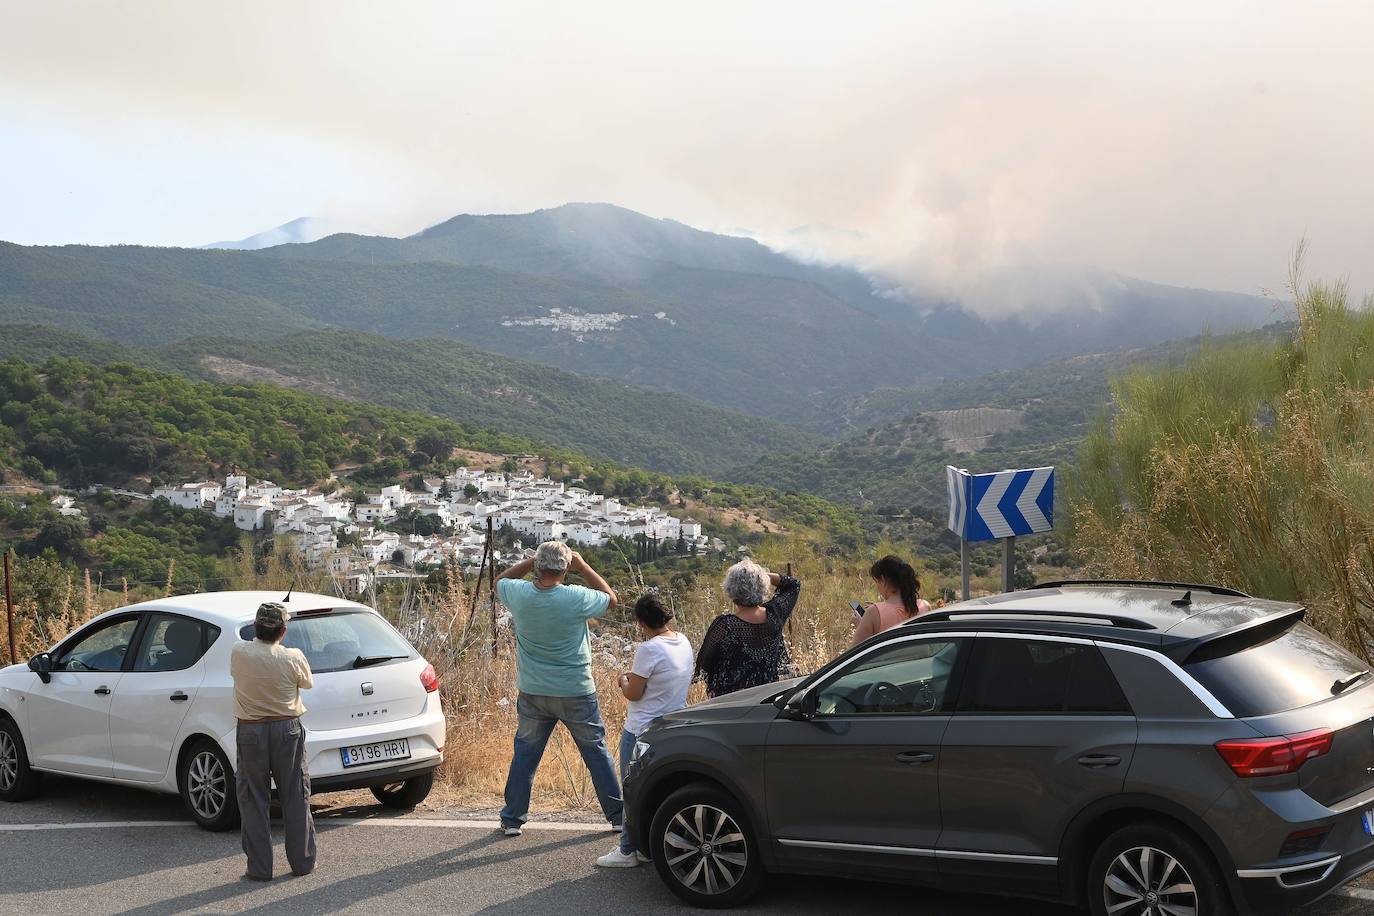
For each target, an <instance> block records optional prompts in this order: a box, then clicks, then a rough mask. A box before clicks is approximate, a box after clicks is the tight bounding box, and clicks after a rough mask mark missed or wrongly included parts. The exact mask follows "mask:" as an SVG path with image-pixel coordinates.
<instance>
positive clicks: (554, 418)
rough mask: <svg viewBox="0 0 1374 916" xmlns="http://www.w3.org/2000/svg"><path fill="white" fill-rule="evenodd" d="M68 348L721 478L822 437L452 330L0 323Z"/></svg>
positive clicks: (24, 340)
mask: <svg viewBox="0 0 1374 916" xmlns="http://www.w3.org/2000/svg"><path fill="white" fill-rule="evenodd" d="M63 356H71V357H78V358H80V359H83V360H87V361H90V362H95V363H98V364H105V363H110V362H115V361H121V362H130V363H135V364H137V365H142V366H149V367H154V368H162V369H169V370H175V371H178V372H181V373H183V374H186V375H190V376H192V377H194V378H200V379H207V380H212V381H242V382H270V383H274V384H278V385H283V386H286V387H291V388H299V389H303V390H306V391H312V392H315V393H318V394H325V395H331V396H334V397H342V398H349V399H353V400H357V401H365V402H369V403H373V404H378V405H383V406H388V407H398V408H405V409H410V410H418V411H423V412H426V413H431V414H435V415H437V416H441V417H447V418H449V419H453V420H460V421H463V422H466V423H472V424H477V425H480V426H483V427H486V428H488V429H491V430H494V431H497V432H502V433H507V434H510V435H515V436H520V437H524V438H526V439H529V440H532V441H536V442H543V443H551V444H554V445H557V446H559V447H561V448H563V449H566V450H569V451H575V452H582V453H585V454H587V455H589V456H591V457H593V458H596V459H600V460H603V461H615V462H619V463H623V464H628V465H633V466H636V467H643V468H646V469H648V470H653V471H664V472H668V473H675V474H704V475H707V476H723V475H725V474H726V472H727V471H729V470H730V469H733V468H735V467H737V466H738V465H739V464H741V463H742V462H744V461H752V460H753V459H754V458H755V457H756V456H758V455H760V454H772V453H780V452H788V451H797V450H809V449H811V448H814V447H815V446H817V445H819V444H820V442H821V441H822V438H823V437H821V436H820V435H818V434H815V433H807V432H803V431H801V430H798V429H795V428H793V427H789V426H784V425H783V424H781V423H778V422H776V421H773V420H768V419H764V418H761V417H754V416H750V415H748V414H741V413H736V412H732V411H729V410H725V409H722V408H719V407H715V406H713V405H710V404H706V403H703V402H701V401H694V400H692V399H691V398H687V397H683V396H682V395H678V394H674V393H672V392H670V391H665V390H661V389H650V388H640V387H636V386H632V385H626V384H624V383H621V382H616V381H611V380H607V379H599V378H595V377H591V376H584V375H577V374H574V373H571V372H564V371H561V370H558V369H552V368H549V367H547V366H541V365H539V364H537V363H531V362H527V361H525V360H519V359H514V358H510V357H505V356H501V355H498V354H493V353H489V352H485V351H482V350H478V349H476V348H475V347H471V346H468V345H467V344H464V343H461V342H459V341H452V340H417V341H397V340H392V339H390V338H386V337H380V336H376V335H372V334H363V333H358V332H353V331H343V330H333V329H325V330H319V331H312V332H309V333H303V334H293V335H288V336H286V337H282V338H277V339H271V340H267V341H262V342H255V341H246V340H243V339H241V338H196V339H191V340H186V341H182V342H180V343H176V344H171V345H169V346H167V347H161V348H142V347H128V346H124V345H122V344H117V343H113V342H107V341H98V340H94V339H91V338H89V337H85V336H83V335H81V334H77V333H75V332H72V331H66V330H62V329H60V328H55V327H50V326H46V325H23V324H3V323H0V359H4V358H7V357H14V358H19V359H25V360H27V361H29V362H34V363H41V362H43V361H45V360H47V359H49V358H51V357H63Z"/></svg>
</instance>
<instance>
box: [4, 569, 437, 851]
mask: <svg viewBox="0 0 1374 916" xmlns="http://www.w3.org/2000/svg"><path fill="white" fill-rule="evenodd" d="M264 601H283V596H282V594H281V592H213V593H208V594H198V595H183V596H181V597H176V598H159V599H156V600H154V601H147V602H144V603H142V604H134V605H130V606H129V607H124V608H119V609H118V610H114V611H109V612H107V613H105V614H101V615H100V616H99V617H96V618H95V619H94V620H92V621H91V622H89V623H87V624H86V625H85V626H83V627H81V628H80V629H79V630H77V631H76V632H75V633H72V634H71V635H70V636H68V637H67V638H66V639H64V640H62V642H60V643H58V644H57V645H56V646H55V647H53V649H52V650H51V651H50V652H45V653H43V654H41V655H38V656H35V657H34V658H33V659H31V660H30V661H29V663H28V665H27V666H25V665H11V666H9V667H8V668H4V669H0V799H4V800H6V801H21V800H23V799H26V798H30V797H32V796H33V795H34V794H35V793H36V792H37V790H38V787H39V781H40V779H41V774H42V773H45V772H51V773H61V774H64V775H70V776H79V777H84V778H87V779H95V780H99V781H102V782H113V783H119V784H122V785H131V786H138V787H140V788H145V789H151V790H153V791H157V792H167V793H179V794H180V795H181V798H182V801H183V802H184V803H185V805H186V810H187V811H188V812H189V813H190V814H191V816H192V817H193V818H195V820H196V822H197V823H199V824H200V825H201V826H202V827H205V828H207V829H209V830H228V829H231V828H233V827H235V826H237V824H238V817H239V812H238V803H237V799H236V796H235V794H234V765H235V754H234V749H235V741H234V732H235V726H236V720H235V718H234V697H233V682H232V680H231V679H230V677H229V651H230V649H231V648H232V646H233V645H234V643H235V642H236V641H238V640H240V639H252V638H253V616H254V613H255V612H256V610H257V607H258V605H259V604H262V603H263V602H264ZM284 603H285V605H286V607H287V608H289V609H290V611H291V615H292V616H291V620H290V622H289V626H288V629H287V634H286V640H285V644H286V645H288V646H292V647H294V648H297V649H300V650H301V651H302V652H304V653H305V657H306V659H307V660H308V661H309V662H310V668H311V671H313V672H314V680H315V686H314V687H313V688H312V689H310V690H307V691H303V692H302V699H303V700H304V701H305V705H306V707H307V712H306V714H305V716H304V718H303V719H302V722H303V723H304V725H305V728H306V755H307V760H308V762H309V768H310V782H311V788H312V789H313V790H314V791H315V792H328V791H337V790H341V789H358V788H370V789H371V790H372V793H373V794H374V795H375V796H376V797H377V800H378V801H380V802H381V803H382V804H384V805H388V806H391V807H397V808H405V807H413V806H415V805H416V804H418V803H419V802H420V801H421V800H423V799H424V798H425V796H426V795H428V794H429V790H430V787H431V786H432V785H433V783H434V771H435V769H436V768H437V767H438V766H439V764H440V762H442V760H443V754H444V734H445V729H444V713H443V710H442V708H441V707H440V703H439V693H438V688H439V681H438V678H437V677H436V676H435V673H434V668H433V666H431V665H430V664H429V663H428V662H426V661H425V659H424V658H422V657H421V656H420V654H419V653H418V652H416V651H415V649H414V647H413V646H411V645H410V643H409V642H407V641H406V640H405V638H404V637H402V636H401V634H400V633H398V632H397V631H396V629H395V628H394V627H392V626H391V624H389V623H388V622H387V621H386V619H385V618H383V617H382V616H381V615H380V614H378V613H377V612H376V611H374V610H372V609H371V608H369V607H367V606H366V605H362V604H358V603H356V602H353V601H344V600H341V599H339V598H331V597H329V596H327V595H308V594H292V595H290V596H289V599H288V600H285V602H284Z"/></svg>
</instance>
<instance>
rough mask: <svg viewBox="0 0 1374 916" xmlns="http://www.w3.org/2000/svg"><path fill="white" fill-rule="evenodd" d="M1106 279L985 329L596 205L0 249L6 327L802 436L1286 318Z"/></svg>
mask: <svg viewBox="0 0 1374 916" xmlns="http://www.w3.org/2000/svg"><path fill="white" fill-rule="evenodd" d="M1094 282H1095V283H1096V287H1095V290H1094V295H1093V297H1092V304H1091V305H1090V306H1089V305H1084V304H1082V303H1077V304H1072V305H1071V307H1070V306H1066V307H1065V308H1064V309H1061V310H1057V311H1056V310H1053V309H1051V310H1050V311H1049V312H1048V313H1046V314H1044V315H1040V316H1038V317H1037V318H1036V319H1035V322H1034V323H1032V324H1028V323H1026V322H1025V321H1024V320H1022V319H1020V318H1016V319H1005V320H1001V321H989V320H984V319H982V318H980V317H978V316H976V315H974V314H972V313H969V312H966V311H963V310H962V309H960V308H959V306H958V305H957V304H954V303H929V302H914V301H910V300H908V299H905V298H903V297H902V296H900V295H897V294H895V293H894V292H893V289H892V285H891V284H890V283H888V282H887V281H884V280H883V279H882V278H874V277H869V276H866V275H863V274H861V273H859V272H858V271H855V270H851V269H848V268H838V267H821V266H816V265H811V264H806V263H802V262H800V261H797V260H795V259H792V258H789V257H787V256H785V255H782V254H779V253H778V252H775V251H772V250H770V249H768V248H766V247H764V246H762V245H760V244H758V243H757V242H754V241H752V240H749V239H744V238H735V237H730V236H723V235H717V234H713V233H708V232H702V231H699V230H696V229H693V228H691V227H688V226H685V225H683V224H681V223H677V222H673V221H671V220H657V219H651V218H649V217H646V216H643V215H641V214H638V213H633V212H631V211H628V210H624V209H621V208H617V207H611V206H608V205H600V204H577V205H568V206H565V207H558V208H555V209H552V210H541V211H536V212H535V213H530V214H523V215H516V216H459V217H455V218H454V219H452V220H449V221H447V222H445V223H441V224H439V225H437V226H434V227H432V228H430V229H428V230H426V231H424V232H422V233H419V234H418V235H415V236H412V237H409V238H405V239H390V238H376V237H366V236H356V235H334V236H329V237H327V238H325V239H321V240H320V241H317V242H313V243H310V244H300V245H281V246H277V247H274V248H268V249H264V250H262V251H251V252H240V251H219V250H186V249H161V248H146V247H138V246H116V247H109V248H92V247H83V246H67V247H61V248H29V247H21V246H17V245H9V244H0V320H5V321H36V322H44V323H49V324H55V325H60V326H63V327H66V328H70V329H74V330H80V331H83V332H87V333H95V334H98V335H101V336H105V337H109V338H111V339H114V340H117V341H119V342H121V343H125V344H140V345H148V344H166V343H171V342H175V341H179V340H184V339H186V338H189V337H201V336H206V335H211V336H217V337H227V338H237V339H239V340H245V341H261V340H266V339H270V338H273V337H279V336H283V335H286V334H291V333H295V332H300V331H309V330H314V329H320V328H324V327H334V328H345V329H349V330H354V331H366V332H369V333H375V334H381V335H384V336H387V337H392V338H396V339H418V338H451V339H457V340H462V341H465V342H467V343H471V344H474V345H476V346H479V347H482V348H483V349H487V350H492V351H496V352H499V353H504V354H507V355H513V356H518V357H521V358H524V359H527V360H530V361H532V362H536V363H542V364H545V365H548V366H554V367H558V368H562V369H568V370H573V371H577V372H582V373H586V374H592V375H599V376H605V377H611V378H615V379H618V380H621V381H626V382H632V383H635V384H642V385H651V386H655V387H662V388H667V389H670V390H673V391H677V392H679V393H684V394H687V395H690V396H693V397H696V398H699V399H702V400H706V401H710V402H712V403H715V404H718V405H722V406H726V407H730V408H734V409H740V410H745V411H748V412H752V413H756V414H762V415H768V416H775V417H779V418H785V419H788V420H789V421H793V422H796V423H803V422H805V421H806V417H807V415H808V414H809V413H810V412H811V411H812V410H813V407H814V405H815V404H816V403H817V401H818V400H834V399H836V398H840V397H843V396H846V395H856V394H863V393H865V392H867V391H870V390H871V389H872V388H873V387H875V383H876V382H881V383H882V384H884V385H895V386H898V387H900V386H909V385H914V384H917V383H922V384H929V383H931V382H934V381H936V380H939V379H949V378H970V377H975V376H978V375H982V374H985V373H987V372H988V371H990V370H992V369H995V368H1016V367H1019V366H1024V365H1028V364H1031V363H1034V362H1037V361H1040V360H1043V359H1046V358H1049V357H1052V356H1055V355H1063V354H1072V353H1077V352H1084V351H1100V350H1103V349H1107V348H1109V347H1116V346H1134V345H1142V344H1150V343H1154V342H1158V341H1161V340H1167V339H1171V338H1176V337H1180V336H1188V335H1191V334H1195V333H1197V332H1198V331H1199V330H1201V329H1202V328H1204V327H1209V326H1210V327H1213V328H1216V329H1219V330H1224V329H1228V328H1233V327H1254V326H1257V325H1259V324H1262V323H1264V322H1265V321H1268V320H1270V319H1271V317H1272V316H1273V314H1274V305H1273V304H1272V303H1269V302H1266V301H1264V300H1260V299H1257V298H1255V297H1249V296H1239V295H1235V294H1229V293H1213V292H1207V291H1201V290H1179V289H1174V288H1171V287H1163V286H1158V285H1154V284H1149V283H1144V282H1142V281H1135V280H1129V279H1124V278H1119V277H1114V276H1111V275H1103V276H1102V277H1099V278H1097V279H1096V280H1095V281H1094ZM880 292H881V294H880Z"/></svg>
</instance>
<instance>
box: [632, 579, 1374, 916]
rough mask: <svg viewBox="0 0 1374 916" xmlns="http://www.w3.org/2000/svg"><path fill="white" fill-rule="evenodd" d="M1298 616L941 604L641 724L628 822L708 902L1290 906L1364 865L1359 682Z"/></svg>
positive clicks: (1242, 609)
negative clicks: (782, 881)
mask: <svg viewBox="0 0 1374 916" xmlns="http://www.w3.org/2000/svg"><path fill="white" fill-rule="evenodd" d="M1303 614H1304V612H1303V609H1302V608H1301V607H1298V606H1296V605H1291V604H1283V603H1279V602H1274V601H1265V600H1260V599H1255V598H1251V597H1249V596H1247V595H1245V594H1242V593H1240V592H1237V591H1233V590H1229V589H1224V588H1216V587H1210V586H1199V585H1178V584H1172V583H1141V582H1122V581H1094V582H1072V583H1051V584H1048V585H1045V586H1042V587H1038V588H1034V589H1031V590H1027V591H1022V592H1013V593H1009V594H1004V595H997V596H994V597H991V598H983V599H978V600H974V601H966V602H963V603H961V604H956V605H953V606H951V607H947V608H944V609H941V610H939V611H936V612H934V613H930V614H926V615H923V616H922V617H920V618H918V619H916V620H913V621H911V622H910V623H907V624H905V625H903V626H900V627H897V628H895V629H893V630H889V631H888V632H886V633H882V634H880V635H878V636H875V637H874V638H873V639H871V640H868V641H867V642H865V643H863V644H862V645H860V646H857V647H855V648H854V649H852V650H850V651H849V652H846V653H845V654H844V655H842V656H840V657H839V658H837V659H836V660H835V661H833V662H831V663H830V664H829V665H827V666H825V667H824V668H822V669H821V670H820V671H818V672H816V673H815V674H813V675H811V676H810V677H807V678H804V679H798V680H792V681H783V682H779V683H776V684H771V685H768V686H766V687H760V688H755V689H751V690H744V691H740V692H739V693H734V694H730V695H729V696H725V697H720V698H717V699H716V700H713V701H710V702H707V703H702V704H700V705H697V706H693V707H690V708H688V709H684V710H682V711H681V712H677V713H673V714H671V715H668V716H664V717H662V718H660V719H658V720H656V721H655V723H654V724H653V725H652V726H651V727H650V728H649V729H648V730H647V731H646V732H645V733H644V734H643V735H641V737H640V741H639V744H638V746H637V747H636V750H635V763H634V764H633V765H632V766H631V768H630V772H629V774H628V775H627V778H626V780H625V797H626V803H627V809H626V810H627V811H628V812H629V818H628V822H629V824H630V825H631V826H630V829H632V830H634V831H635V834H636V840H637V843H638V846H639V848H640V849H641V850H644V851H645V853H646V854H647V855H649V856H650V857H652V859H653V861H654V865H655V866H656V868H657V870H658V873H659V875H660V877H661V878H662V879H663V880H664V881H665V882H666V883H667V884H668V886H669V887H670V888H671V889H672V890H673V891H675V892H676V893H677V894H678V895H679V896H680V897H682V898H683V899H685V900H687V901H688V902H690V903H694V904H698V905H701V906H713V907H715V906H730V905H734V904H738V903H740V902H742V901H744V900H745V899H746V898H748V897H749V896H750V895H751V894H752V893H754V891H755V890H756V889H757V888H758V887H759V884H760V882H761V881H762V879H763V876H764V874H765V873H767V872H795V873H808V874H829V875H837V876H847V877H864V878H875V879H879V880H893V881H903V882H913V883H921V884H930V885H938V886H945V887H949V888H951V889H963V890H970V889H972V890H978V891H981V892H988V893H1004V894H1010V895H1016V896H1026V897H1039V898H1047V899H1052V900H1058V901H1064V902H1068V903H1072V904H1076V905H1079V906H1086V907H1088V908H1090V909H1091V910H1092V912H1093V913H1095V914H1099V916H1102V914H1112V916H1218V914H1226V913H1232V912H1235V911H1240V912H1243V913H1286V912H1289V911H1291V910H1292V909H1293V908H1294V907H1297V906H1301V905H1303V904H1306V903H1309V902H1311V901H1312V900H1315V899H1316V898H1318V897H1321V896H1322V895H1323V894H1326V893H1327V892H1329V891H1331V890H1333V889H1334V888H1337V887H1339V886H1341V885H1342V884H1345V883H1347V882H1350V881H1353V880H1354V879H1355V878H1357V877H1358V876H1360V875H1361V874H1363V873H1364V872H1366V871H1368V870H1370V869H1374V677H1370V675H1369V672H1368V671H1367V670H1365V667H1366V666H1365V665H1364V664H1363V663H1362V662H1360V661H1359V660H1358V659H1356V658H1355V657H1354V656H1352V655H1351V654H1349V653H1348V652H1346V651H1345V650H1343V649H1341V648H1340V647H1338V646H1336V645H1335V644H1333V643H1331V642H1330V641H1328V640H1326V639H1325V638H1323V637H1322V636H1321V635H1319V634H1318V633H1317V632H1316V631H1315V630H1313V629H1311V628H1310V627H1308V626H1306V625H1304V624H1303V623H1302V618H1303Z"/></svg>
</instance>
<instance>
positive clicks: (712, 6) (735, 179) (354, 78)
mask: <svg viewBox="0 0 1374 916" xmlns="http://www.w3.org/2000/svg"><path fill="white" fill-rule="evenodd" d="M1371 44H1374V4H1371V3H1369V2H1359V3H1348V4H1340V3H1319V2H1318V3H1312V2H1309V3H1293V2H1291V0H1288V2H1281V3H1265V2H1256V0H1248V2H1237V3H1229V2H1206V3H1198V2H1196V0H1193V2H1187V3H1180V4H1172V3H1160V2H1152V3H1134V4H1125V3H1110V2H1109V3H1102V2H1085V3H1068V2H1062V3H1049V2H1045V3H1030V2H1017V3H992V2H976V3H955V2H935V3H919V2H912V0H906V2H898V3H890V4H887V3H879V2H874V0H864V2H855V0H845V2H837V3H807V2H798V0H785V2H747V0H731V2H726V3H711V2H702V0H692V2H681V3H661V2H655V3H645V2H633V3H623V4H622V3H600V2H593V0H581V2H577V3H547V4H533V3H518V2H509V0H503V2H501V3H499V4H493V3H481V4H460V3H456V2H432V3H426V2H397V0H387V2H381V0H378V2H369V3H348V2H341V0H328V2H318V3H307V2H291V0H272V2H237V3H232V4H211V3H204V2H165V3H163V2H85V3H72V2H61V0H3V5H0V174H3V176H4V177H3V182H0V238H3V239H7V240H11V241H18V242H24V243H61V242H91V243H113V242H142V243H152V244H160V245H197V244H202V243H205V242H210V241H213V240H216V239H228V238H237V237H240V236H245V235H249V234H252V233H254V232H257V231H259V230H262V229H266V228H268V227H271V226H273V225H276V224H278V223H282V222H285V221H287V220H289V219H292V218H294V217H297V216H304V215H312V216H319V217H324V218H327V219H331V220H335V221H337V222H339V223H340V224H342V225H343V226H345V227H348V228H357V229H361V230H372V231H384V232H387V233H389V234H401V233H409V232H413V231H415V230H417V229H419V228H421V227H423V226H425V225H427V224H429V223H432V222H435V221H437V220H439V219H442V218H444V217H447V216H450V215H453V214H454V213H458V212H516V211H525V210H530V209H535V208H539V207H544V206H553V205H556V204H559V203H563V202H566V201H574V200H598V201H610V202H613V203H619V204H622V205H624V206H627V207H631V208H634V209H637V210H641V211H644V212H646V213H649V214H652V215H655V216H670V217H673V218H676V219H680V220H682V221H684V222H687V223H690V224H693V225H697V226H701V227H703V228H710V229H719V230H724V231H737V232H739V231H747V232H750V233H752V234H755V235H757V236H758V237H759V238H761V239H763V240H765V241H770V242H773V243H776V244H787V245H791V246H794V247H795V248H799V249H810V250H815V251H818V252H821V253H824V254H827V255H829V256H832V257H840V256H843V257H852V258H857V259H861V260H865V261H868V262H871V263H875V264H880V265H882V266H883V267H885V268H886V269H888V270H890V271H893V272H895V273H896V274H897V275H899V276H901V277H902V278H904V279H905V280H906V281H907V282H909V283H910V284H912V285H913V286H928V287H930V288H935V289H947V290H952V291H955V292H957V291H958V290H959V289H961V288H968V287H971V286H976V285H978V284H986V283H989V282H993V281H992V280H990V279H989V278H997V277H1000V276H1005V275H1007V273H1008V272H1012V273H1013V275H1014V274H1015V273H1016V272H1017V271H1019V270H1020V269H1021V268H1024V267H1030V268H1034V269H1035V270H1036V271H1042V272H1043V271H1052V270H1056V269H1058V268H1059V267H1060V266H1062V265H1082V266H1092V267H1100V268H1105V269H1109V270H1114V271H1120V272H1123V273H1127V274H1132V275H1136V276H1141V277H1144V278H1147V279H1152V280H1158V281H1161V282H1168V283H1178V284H1183V285H1190V286H1206V287H1215V288H1225V289H1235V290H1242V291H1250V292H1254V291H1258V290H1259V289H1261V288H1263V287H1269V288H1274V289H1277V288H1279V286H1280V285H1281V284H1282V282H1283V278H1284V274H1285V270H1286V265H1287V260H1288V257H1289V255H1290V253H1291V250H1292V248H1293V245H1294V243H1295V242H1296V241H1297V239H1298V238H1299V237H1300V236H1303V235H1305V236H1306V237H1307V239H1308V242H1309V247H1310V259H1309V274H1310V275H1313V276H1323V277H1339V276H1348V277H1349V278H1350V280H1351V284H1352V286H1354V287H1355V288H1356V289H1357V290H1358V291H1361V292H1363V291H1365V290H1368V289H1371V288H1374V258H1371V255H1374V176H1371V174H1370V172H1371V164H1372V163H1374V57H1371V55H1370V51H1369V48H1370V46H1371Z"/></svg>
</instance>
